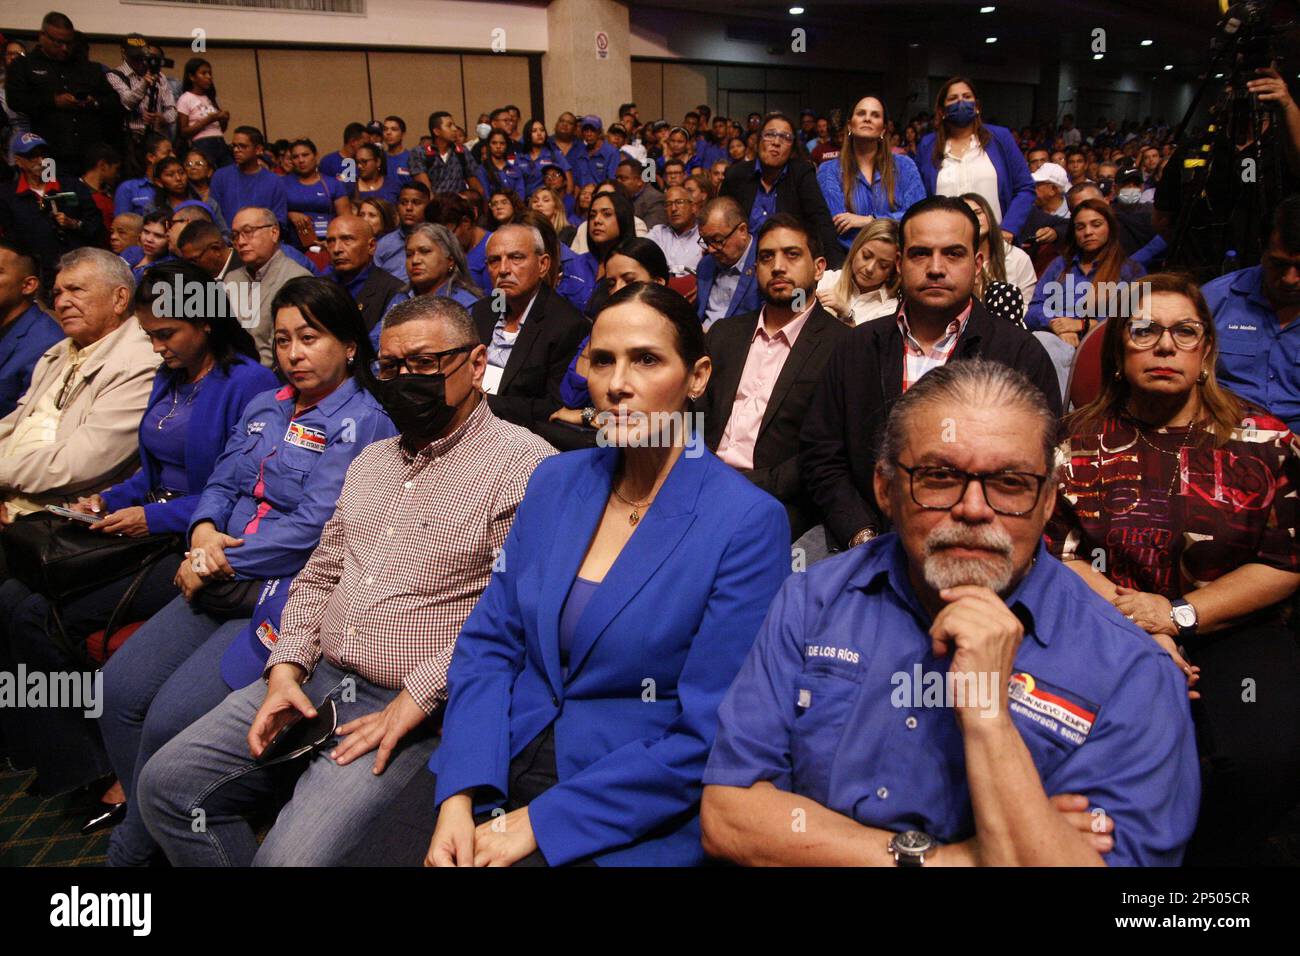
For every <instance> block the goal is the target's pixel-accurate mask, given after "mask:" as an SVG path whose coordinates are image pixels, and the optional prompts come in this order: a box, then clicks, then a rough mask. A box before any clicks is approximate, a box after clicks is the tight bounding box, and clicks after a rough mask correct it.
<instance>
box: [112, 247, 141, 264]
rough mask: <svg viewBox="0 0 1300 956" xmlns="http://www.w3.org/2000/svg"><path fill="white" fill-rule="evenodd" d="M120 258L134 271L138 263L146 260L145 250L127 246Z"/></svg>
mask: <svg viewBox="0 0 1300 956" xmlns="http://www.w3.org/2000/svg"><path fill="white" fill-rule="evenodd" d="M118 258H119V259H121V260H122V261H123V262H125V263H126V264H127V265H128V266H130V267H131V268H132V269H134V268H135V266H136V263H138V262H139V261H140V260H141V259H143V258H144V250H143V249H141V248H140V247H139V246H127V247H126V248H125V249H123V250H122V251H121V253H120V254H119V255H118Z"/></svg>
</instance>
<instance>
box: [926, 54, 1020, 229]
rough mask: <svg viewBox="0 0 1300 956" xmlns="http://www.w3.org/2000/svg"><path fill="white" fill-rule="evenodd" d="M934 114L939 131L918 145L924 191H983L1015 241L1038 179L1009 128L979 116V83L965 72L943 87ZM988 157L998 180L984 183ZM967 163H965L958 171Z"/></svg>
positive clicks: (936, 193) (949, 193)
mask: <svg viewBox="0 0 1300 956" xmlns="http://www.w3.org/2000/svg"><path fill="white" fill-rule="evenodd" d="M934 115H935V132H933V133H927V134H926V136H925V138H924V139H922V140H921V144H920V145H919V146H918V147H917V148H916V166H917V169H919V170H920V172H921V179H922V180H924V181H925V191H926V193H927V194H929V195H931V196H934V195H944V196H960V195H961V194H962V193H969V192H977V193H979V194H980V195H982V196H983V197H984V198H985V199H987V200H988V201H989V204H990V205H992V206H993V207H994V212H996V213H998V216H999V219H1000V220H1001V221H1002V235H1003V237H1004V238H1005V239H1006V241H1007V242H1015V241H1016V234H1017V233H1019V232H1020V228H1021V227H1022V226H1023V225H1024V224H1025V218H1026V217H1027V216H1028V215H1029V210H1030V209H1031V208H1033V205H1034V180H1033V177H1032V176H1030V174H1029V164H1028V163H1026V162H1025V157H1024V154H1023V153H1021V152H1020V147H1019V146H1017V145H1016V141H1015V140H1014V139H1012V138H1011V131H1010V130H1008V129H1007V128H1006V127H1004V126H993V125H990V124H988V123H985V122H984V121H983V120H982V119H981V118H980V105H979V99H978V98H977V97H976V95H975V87H974V86H972V85H971V82H970V80H968V79H966V78H965V77H963V76H954V77H953V78H952V79H950V80H948V81H947V82H946V83H944V84H943V86H941V87H940V88H939V95H938V96H936V97H935V101H934ZM954 152H955V153H956V155H957V156H960V157H961V158H960V159H957V158H954V156H953V155H951V153H954ZM981 154H982V155H981ZM984 156H987V157H988V163H991V164H992V173H993V174H994V175H996V179H997V182H996V185H994V184H993V183H992V182H989V183H987V185H985V186H984V187H983V188H981V181H982V180H984V179H986V178H987V174H988V171H989V167H988V164H987V163H985V161H984ZM963 164H964V165H965V166H966V167H967V168H966V169H965V170H963V171H961V172H959V171H958V170H959V169H960V167H961V166H962V165H963ZM946 171H947V172H949V173H951V175H952V177H953V180H954V181H953V183H951V184H945V183H944V182H941V181H940V180H941V179H943V178H946V176H945V172H946ZM990 193H991V195H990Z"/></svg>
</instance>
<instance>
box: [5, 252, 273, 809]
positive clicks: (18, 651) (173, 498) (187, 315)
mask: <svg viewBox="0 0 1300 956" xmlns="http://www.w3.org/2000/svg"><path fill="white" fill-rule="evenodd" d="M194 289H198V290H200V291H201V292H203V293H204V294H203V295H202V296H197V295H196V296H194V297H193V299H192V301H202V302H204V303H205V305H211V306H214V308H204V309H202V310H201V311H202V314H201V315H196V314H193V311H197V310H190V309H186V308H183V306H184V302H185V300H186V299H189V298H190V295H189V293H190V291H191V290H194ZM178 293H180V296H179V298H178V297H177V294H178ZM174 303H180V305H181V306H182V307H181V308H173V307H172V305H173V304H174ZM223 303H225V304H227V305H228V303H227V300H226V298H225V289H224V288H223V287H222V286H221V285H220V284H219V283H217V282H214V281H213V280H212V279H210V278H209V277H208V275H207V274H206V273H205V272H203V271H202V270H200V269H199V268H198V267H197V266H192V265H190V264H188V263H184V262H171V263H167V264H165V265H159V266H155V267H154V268H152V269H150V270H149V272H148V273H147V274H146V275H145V280H144V282H142V283H141V284H140V285H139V286H138V287H137V288H136V295H135V315H136V321H138V322H139V324H140V327H141V328H142V329H143V332H142V333H141V334H145V335H148V336H149V338H150V339H151V340H152V342H153V347H154V351H155V352H157V353H158V354H159V355H160V356H161V357H162V359H163V365H162V367H161V368H159V370H158V374H157V377H156V378H155V379H154V387H153V393H152V394H151V395H150V397H149V404H148V406H147V407H146V409H145V413H144V417H143V418H142V420H141V422H140V470H139V471H138V472H136V473H135V475H133V476H132V477H131V478H128V479H127V480H126V481H123V482H120V483H119V484H116V485H114V486H113V487H111V488H109V489H108V490H106V491H104V492H103V493H102V494H99V495H92V496H90V497H89V498H83V499H81V500H80V501H78V502H77V504H76V505H74V509H75V510H77V511H82V512H85V513H88V514H90V513H97V514H100V515H105V517H104V518H103V520H102V521H101V522H100V523H99V524H98V525H96V526H95V530H102V531H103V532H104V533H105V534H123V535H129V536H132V537H143V536H144V535H148V534H159V533H166V532H179V531H184V530H185V529H186V528H187V527H188V526H189V521H190V514H191V512H193V510H194V508H195V506H196V505H197V504H198V500H199V499H198V493H199V492H200V491H202V489H203V486H204V484H205V483H206V482H207V480H208V476H209V475H211V474H212V469H213V466H214V464H215V463H216V460H217V456H218V455H220V454H221V449H222V446H223V445H224V444H225V439H226V435H227V434H229V432H230V429H231V427H232V426H233V425H234V424H235V423H237V422H238V421H239V419H240V416H241V415H243V412H244V406H245V405H247V404H248V402H249V400H250V399H251V398H252V397H253V396H254V395H256V394H257V393H258V392H263V391H266V389H267V388H272V387H274V386H275V376H274V375H273V374H272V373H271V372H270V370H268V369H265V368H263V367H262V366H261V365H260V364H258V361H257V346H256V345H255V344H254V342H253V339H252V337H251V336H250V335H249V334H248V332H247V331H246V330H245V329H243V328H242V327H241V326H240V325H239V321H238V319H237V318H236V317H235V312H234V310H233V309H232V308H227V307H223ZM180 561H181V555H180V552H179V549H178V550H177V552H176V553H174V554H171V555H168V556H166V557H164V558H163V559H162V560H160V561H158V562H157V563H156V564H154V565H153V567H152V568H151V569H150V570H149V571H148V572H147V573H146V574H145V575H144V577H143V578H142V580H141V582H140V584H139V588H138V590H137V591H136V593H135V595H134V597H133V598H132V599H131V600H130V601H129V603H128V604H127V605H126V606H124V607H122V608H120V609H119V610H118V613H117V617H116V621H117V623H118V624H126V623H129V622H132V621H141V620H144V619H145V618H148V617H150V616H151V615H153V614H154V613H156V612H157V611H158V610H160V609H161V608H163V607H165V606H166V605H167V603H168V602H169V601H171V600H172V599H173V598H174V597H176V595H177V594H178V593H179V592H178V591H177V588H176V586H175V585H174V584H173V583H172V579H173V578H174V577H175V576H176V570H177V567H178V566H179V565H180ZM131 583H132V578H131V577H126V578H121V579H118V580H116V581H111V582H109V583H107V584H104V585H102V586H100V587H98V588H96V589H94V590H93V591H91V592H90V593H88V594H85V595H82V596H80V597H77V598H75V599H73V600H71V601H67V602H64V603H63V604H62V605H61V606H60V608H59V611H60V618H59V619H60V622H61V625H62V628H63V631H64V633H66V634H67V636H68V637H69V639H71V641H72V642H73V643H74V644H75V643H80V642H81V641H84V640H85V638H86V637H87V636H88V635H90V634H92V633H94V632H95V631H98V630H101V629H103V628H104V627H105V626H106V625H107V624H108V623H109V618H110V617H111V616H112V615H113V613H114V609H116V608H118V605H119V604H120V603H123V601H124V599H125V598H126V595H127V590H128V588H129V587H130V585H131ZM49 611H50V606H49V602H48V601H47V600H46V599H45V598H44V597H43V596H42V595H40V594H33V593H32V592H31V591H29V590H28V589H27V588H26V587H25V586H23V585H22V584H21V583H20V582H18V581H16V580H13V579H10V580H8V581H6V582H5V583H4V585H3V587H0V616H3V619H4V620H6V621H7V624H8V626H7V628H6V629H5V634H6V636H7V638H8V641H7V646H6V647H5V648H0V658H2V657H9V658H10V659H11V660H12V662H13V663H15V664H16V663H18V662H23V663H26V664H27V666H28V668H29V669H31V670H38V669H39V670H54V671H67V670H76V669H77V667H78V666H79V662H78V661H74V660H72V659H71V658H70V657H69V655H67V654H66V653H65V652H64V651H62V650H61V649H60V648H61V644H60V643H59V642H58V641H56V639H55V637H56V636H55V635H52V633H51V632H52V628H53V627H54V626H56V625H54V624H53V622H51V620H50V614H49ZM12 713H13V714H14V716H13V717H12V719H10V718H5V722H4V733H5V738H6V742H7V743H8V744H9V746H10V747H22V748H23V749H24V750H26V749H28V747H30V752H31V762H32V763H34V764H35V765H36V766H37V769H38V770H39V771H40V779H41V789H42V791H43V792H47V793H59V792H62V791H64V790H68V789H71V788H73V787H79V786H84V785H86V784H89V783H90V782H91V781H94V780H96V779H98V778H100V777H102V776H104V775H105V774H106V773H107V772H108V769H109V767H108V758H107V755H106V754H105V752H104V748H103V744H102V743H101V742H100V740H99V732H98V730H97V729H96V728H95V726H94V725H93V724H92V722H90V721H88V720H86V719H85V718H84V717H83V716H82V714H81V713H80V712H79V711H66V710H59V709H50V710H48V711H42V712H40V714H39V720H34V719H33V720H28V719H26V718H25V717H24V716H23V715H21V714H18V713H17V712H16V711H14V712H12ZM96 796H98V794H96ZM108 802H109V803H118V802H120V800H117V799H112V798H110V799H109V801H108Z"/></svg>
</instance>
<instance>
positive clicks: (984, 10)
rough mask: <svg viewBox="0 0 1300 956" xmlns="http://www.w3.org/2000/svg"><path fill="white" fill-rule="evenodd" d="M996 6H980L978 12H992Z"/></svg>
mask: <svg viewBox="0 0 1300 956" xmlns="http://www.w3.org/2000/svg"><path fill="white" fill-rule="evenodd" d="M996 9H997V7H980V13H992V12H993V11H994V10H996Z"/></svg>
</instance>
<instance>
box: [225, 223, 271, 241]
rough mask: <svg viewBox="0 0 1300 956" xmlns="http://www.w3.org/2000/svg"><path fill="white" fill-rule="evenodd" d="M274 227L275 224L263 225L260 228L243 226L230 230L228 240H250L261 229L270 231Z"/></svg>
mask: <svg viewBox="0 0 1300 956" xmlns="http://www.w3.org/2000/svg"><path fill="white" fill-rule="evenodd" d="M276 225H277V223H273V222H270V223H263V224H262V225H260V226H244V227H243V228H242V229H232V230H230V238H231V239H252V238H253V237H254V236H256V235H257V234H258V232H259V231H261V230H262V229H271V228H273V227H274V226H276Z"/></svg>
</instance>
